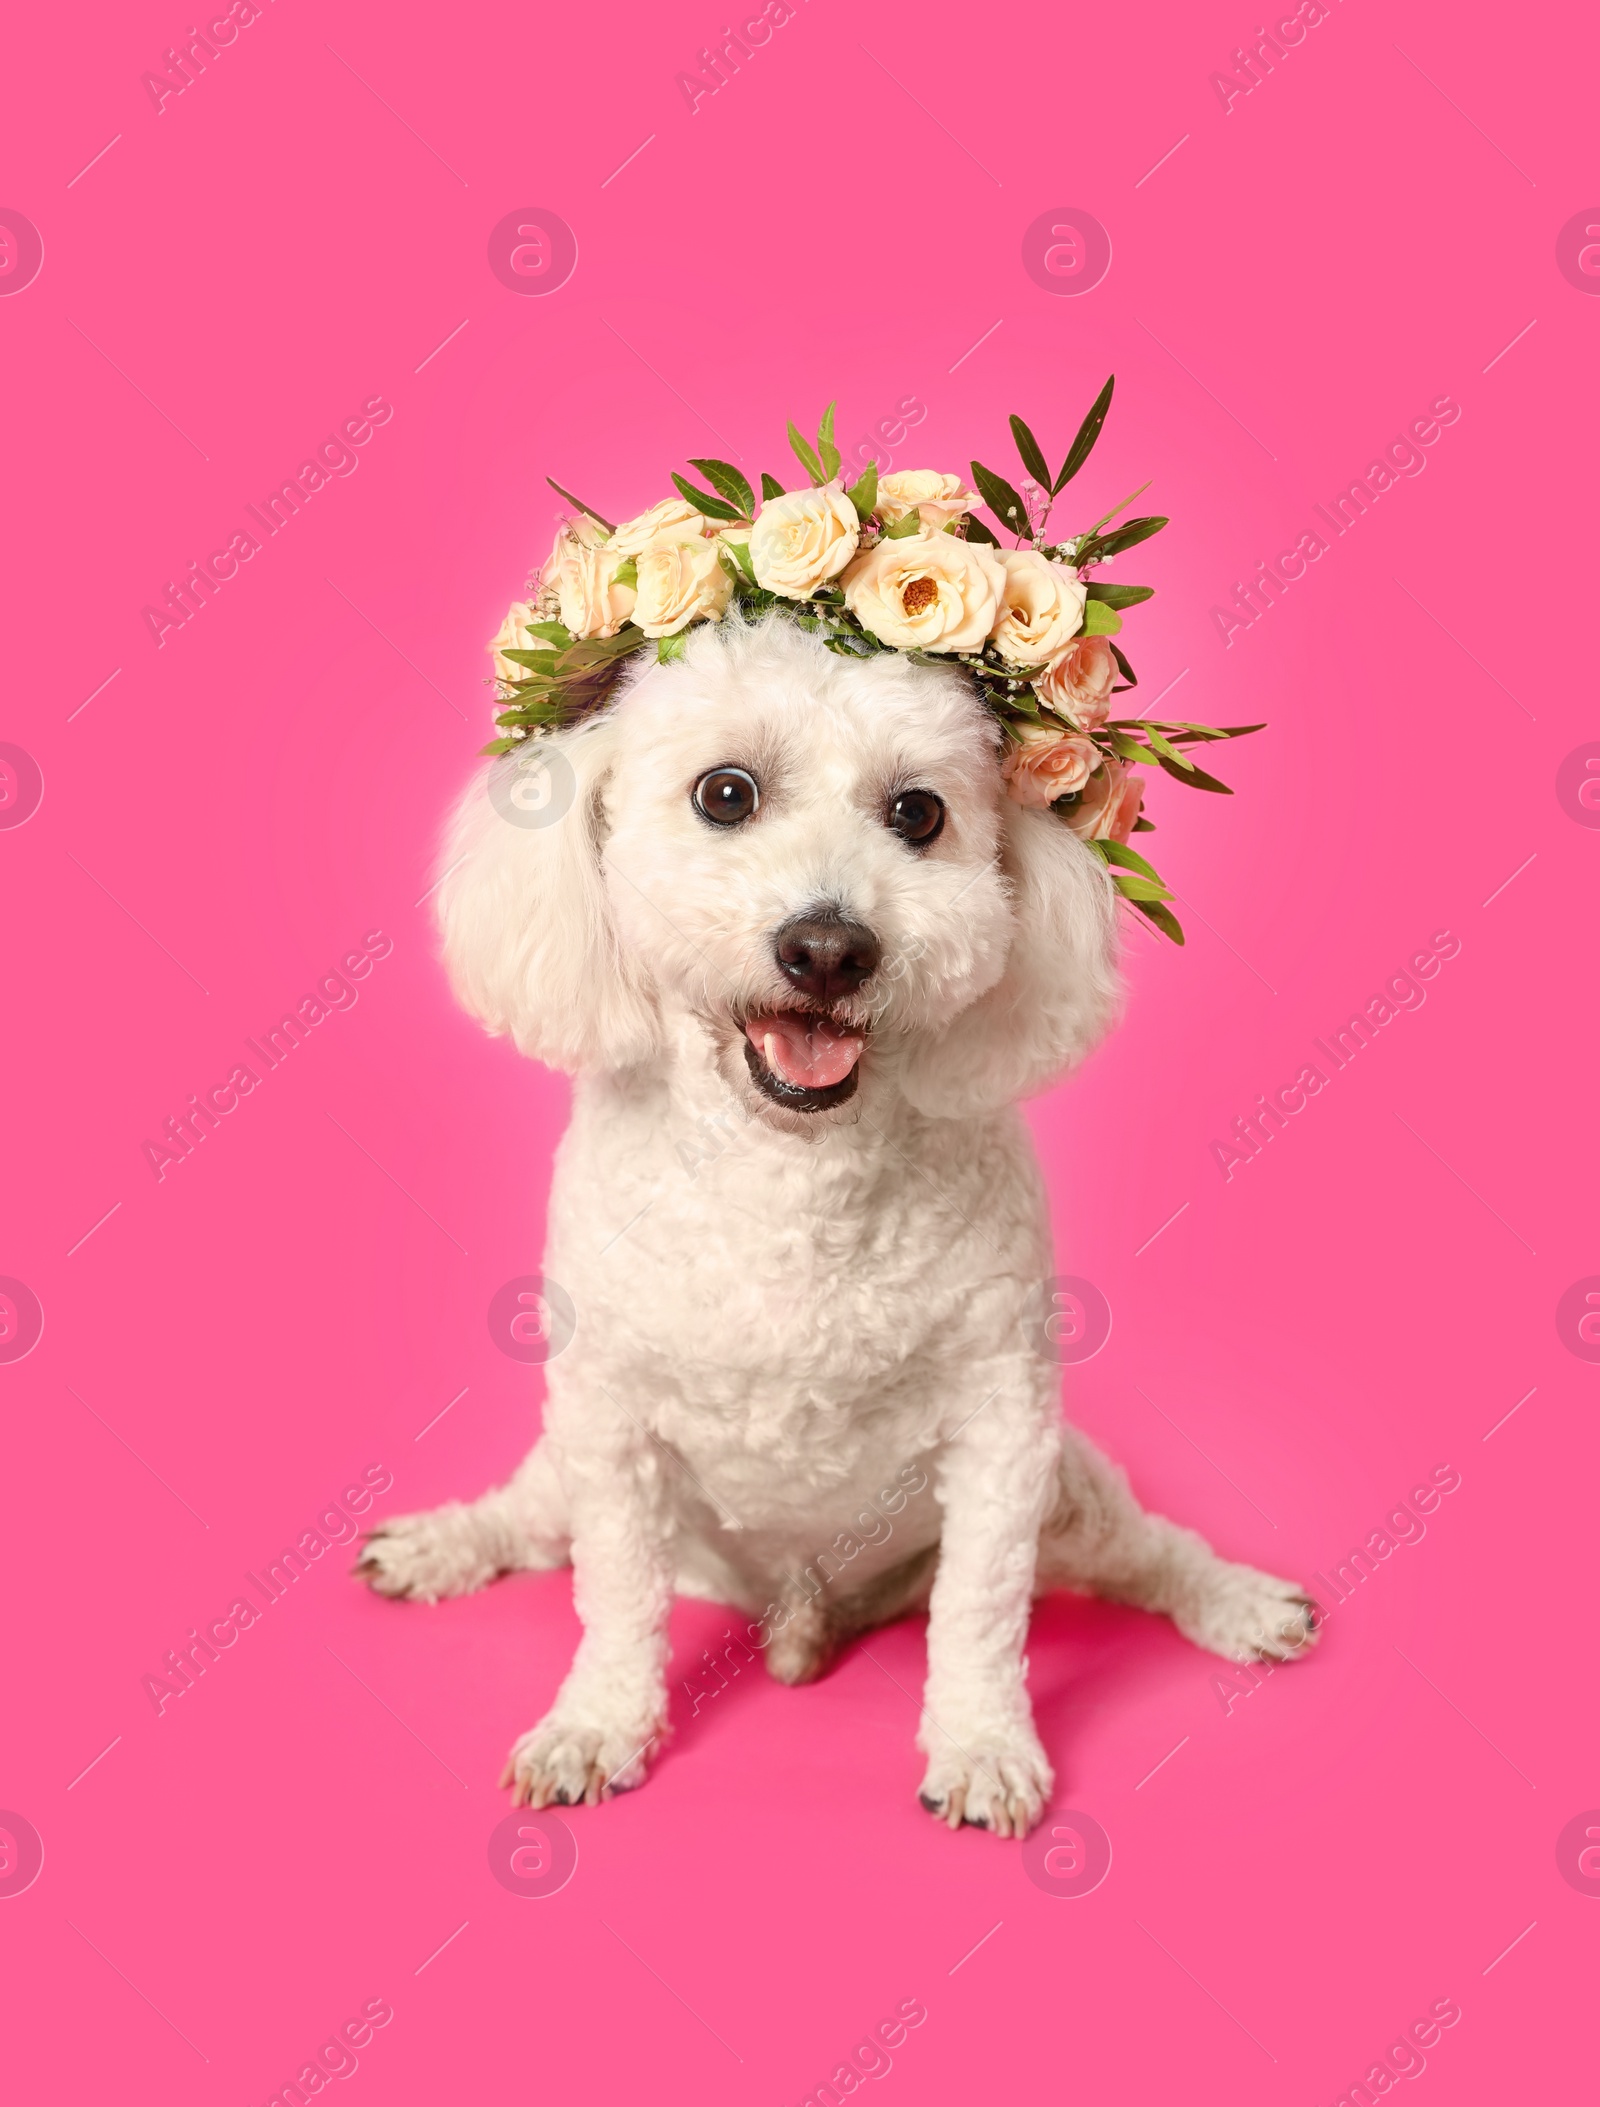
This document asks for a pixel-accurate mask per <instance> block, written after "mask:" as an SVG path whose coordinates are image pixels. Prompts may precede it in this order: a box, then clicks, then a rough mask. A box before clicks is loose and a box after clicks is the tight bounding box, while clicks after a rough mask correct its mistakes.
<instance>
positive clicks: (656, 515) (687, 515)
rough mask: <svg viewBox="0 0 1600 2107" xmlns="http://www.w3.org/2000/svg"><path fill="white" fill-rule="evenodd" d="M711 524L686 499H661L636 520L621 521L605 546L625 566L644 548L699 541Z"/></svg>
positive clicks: (640, 553) (708, 530)
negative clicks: (631, 557) (630, 558)
mask: <svg viewBox="0 0 1600 2107" xmlns="http://www.w3.org/2000/svg"><path fill="white" fill-rule="evenodd" d="M712 524H713V523H712V521H710V520H708V519H707V518H706V516H705V514H704V513H703V512H698V511H696V509H695V508H694V506H693V505H691V504H689V503H688V501H687V500H686V499H684V498H681V497H669V498H663V499H662V501H661V503H660V504H659V505H652V506H651V507H650V510H649V511H648V512H641V513H640V514H639V515H638V517H637V518H636V519H625V520H624V521H623V522H622V525H621V526H620V527H618V529H617V531H616V532H615V533H614V534H613V535H612V537H611V539H610V540H609V541H608V542H607V543H606V547H607V548H608V549H610V550H611V551H612V552H613V553H614V555H615V556H616V559H617V561H618V563H625V562H626V561H627V559H628V558H629V557H630V556H638V555H642V554H643V552H644V551H645V550H646V549H652V548H665V547H666V546H667V544H668V543H669V542H675V541H703V540H704V539H705V537H706V535H707V534H708V533H709V532H710V531H711V527H712Z"/></svg>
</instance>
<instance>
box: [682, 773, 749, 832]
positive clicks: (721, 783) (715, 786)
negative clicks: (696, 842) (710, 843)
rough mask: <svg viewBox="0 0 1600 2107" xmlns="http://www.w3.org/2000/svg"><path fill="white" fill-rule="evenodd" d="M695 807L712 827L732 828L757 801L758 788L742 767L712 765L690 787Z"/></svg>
mask: <svg viewBox="0 0 1600 2107" xmlns="http://www.w3.org/2000/svg"><path fill="white" fill-rule="evenodd" d="M694 803H695V810H696V811H697V812H698V813H699V814H700V816H701V818H702V819H708V820H710V822H711V824H712V825H713V826H714V827H736V826H738V824H739V822H740V820H742V819H748V818H749V817H750V815H751V813H752V812H754V811H755V810H756V809H757V807H758V806H759V805H760V803H761V789H760V786H759V785H758V783H757V782H756V779H755V777H754V776H753V775H748V774H747V773H746V772H745V770H744V769H742V768H713V769H712V770H711V772H710V774H709V775H703V776H702V777H701V778H700V780H699V782H698V783H696V784H695V786H694Z"/></svg>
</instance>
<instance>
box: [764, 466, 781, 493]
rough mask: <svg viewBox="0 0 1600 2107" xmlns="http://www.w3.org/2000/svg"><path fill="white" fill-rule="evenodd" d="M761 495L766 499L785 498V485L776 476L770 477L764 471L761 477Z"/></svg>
mask: <svg viewBox="0 0 1600 2107" xmlns="http://www.w3.org/2000/svg"><path fill="white" fill-rule="evenodd" d="M761 495H762V496H763V497H764V498H772V497H782V496H783V485H782V484H781V483H780V482H779V481H778V479H777V477H776V476H769V475H768V474H767V473H766V472H765V470H763V471H762V476H761Z"/></svg>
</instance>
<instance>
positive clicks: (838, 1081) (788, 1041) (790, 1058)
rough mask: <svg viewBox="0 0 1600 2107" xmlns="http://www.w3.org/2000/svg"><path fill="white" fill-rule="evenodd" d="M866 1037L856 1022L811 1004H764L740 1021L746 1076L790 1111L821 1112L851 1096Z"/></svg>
mask: <svg viewBox="0 0 1600 2107" xmlns="http://www.w3.org/2000/svg"><path fill="white" fill-rule="evenodd" d="M866 1043H867V1034H866V1031H865V1030H864V1029H863V1028H862V1027H861V1026H859V1025H851V1024H842V1023H840V1022H838V1021H837V1020H836V1019H835V1018H832V1017H829V1016H825V1015H822V1014H821V1013H820V1012H817V1011H812V1010H769V1011H768V1012H767V1013H766V1014H765V1015H763V1016H759V1017H751V1018H748V1019H747V1020H746V1022H745V1027H744V1058H745V1065H746V1067H747V1068H748V1069H749V1071H750V1076H751V1080H752V1081H753V1082H754V1083H755V1086H756V1088H757V1089H758V1090H760V1091H761V1092H762V1093H763V1095H764V1096H766V1097H769V1098H771V1100H772V1102H773V1103H774V1104H775V1105H786V1106H787V1107H788V1108H789V1109H790V1111H793V1112H825V1111H826V1110H827V1109H828V1108H829V1107H830V1106H832V1105H842V1104H843V1103H844V1102H845V1100H846V1099H847V1098H849V1097H852V1096H853V1095H854V1094H855V1088H856V1084H857V1082H858V1081H859V1080H860V1072H859V1068H858V1065H857V1064H858V1063H859V1062H860V1059H861V1055H862V1051H863V1049H864V1048H865V1046H866Z"/></svg>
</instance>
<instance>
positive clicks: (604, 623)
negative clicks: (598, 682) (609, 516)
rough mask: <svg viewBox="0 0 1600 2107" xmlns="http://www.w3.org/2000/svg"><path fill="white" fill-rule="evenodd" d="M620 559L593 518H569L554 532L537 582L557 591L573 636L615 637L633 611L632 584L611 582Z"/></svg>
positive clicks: (564, 620) (566, 622) (567, 624)
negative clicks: (547, 557) (553, 542)
mask: <svg viewBox="0 0 1600 2107" xmlns="http://www.w3.org/2000/svg"><path fill="white" fill-rule="evenodd" d="M621 561H622V558H621V557H620V556H618V554H617V552H616V550H615V549H614V548H613V546H612V544H611V543H610V542H609V541H603V540H602V539H601V538H600V531H599V529H598V528H597V527H596V526H595V524H594V522H593V521H592V520H589V519H577V520H569V521H567V522H565V523H564V524H563V526H562V528H561V530H560V532H559V533H558V534H557V535H556V540H555V547H554V548H553V549H552V550H551V551H550V558H549V561H548V562H547V563H546V564H545V567H544V569H543V570H542V571H541V572H540V573H539V583H540V585H541V586H543V587H545V588H546V589H548V590H551V591H553V592H554V593H555V594H556V596H557V600H558V602H559V605H560V609H561V619H562V621H563V622H564V623H565V624H566V626H567V628H568V629H569V630H570V631H571V632H572V634H573V635H574V636H575V637H600V636H615V635H616V633H617V631H618V630H619V629H620V628H621V627H622V625H623V623H624V622H626V621H627V619H628V617H629V615H631V614H632V612H633V587H632V586H631V585H618V584H617V583H616V572H617V566H618V565H619V563H621Z"/></svg>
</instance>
